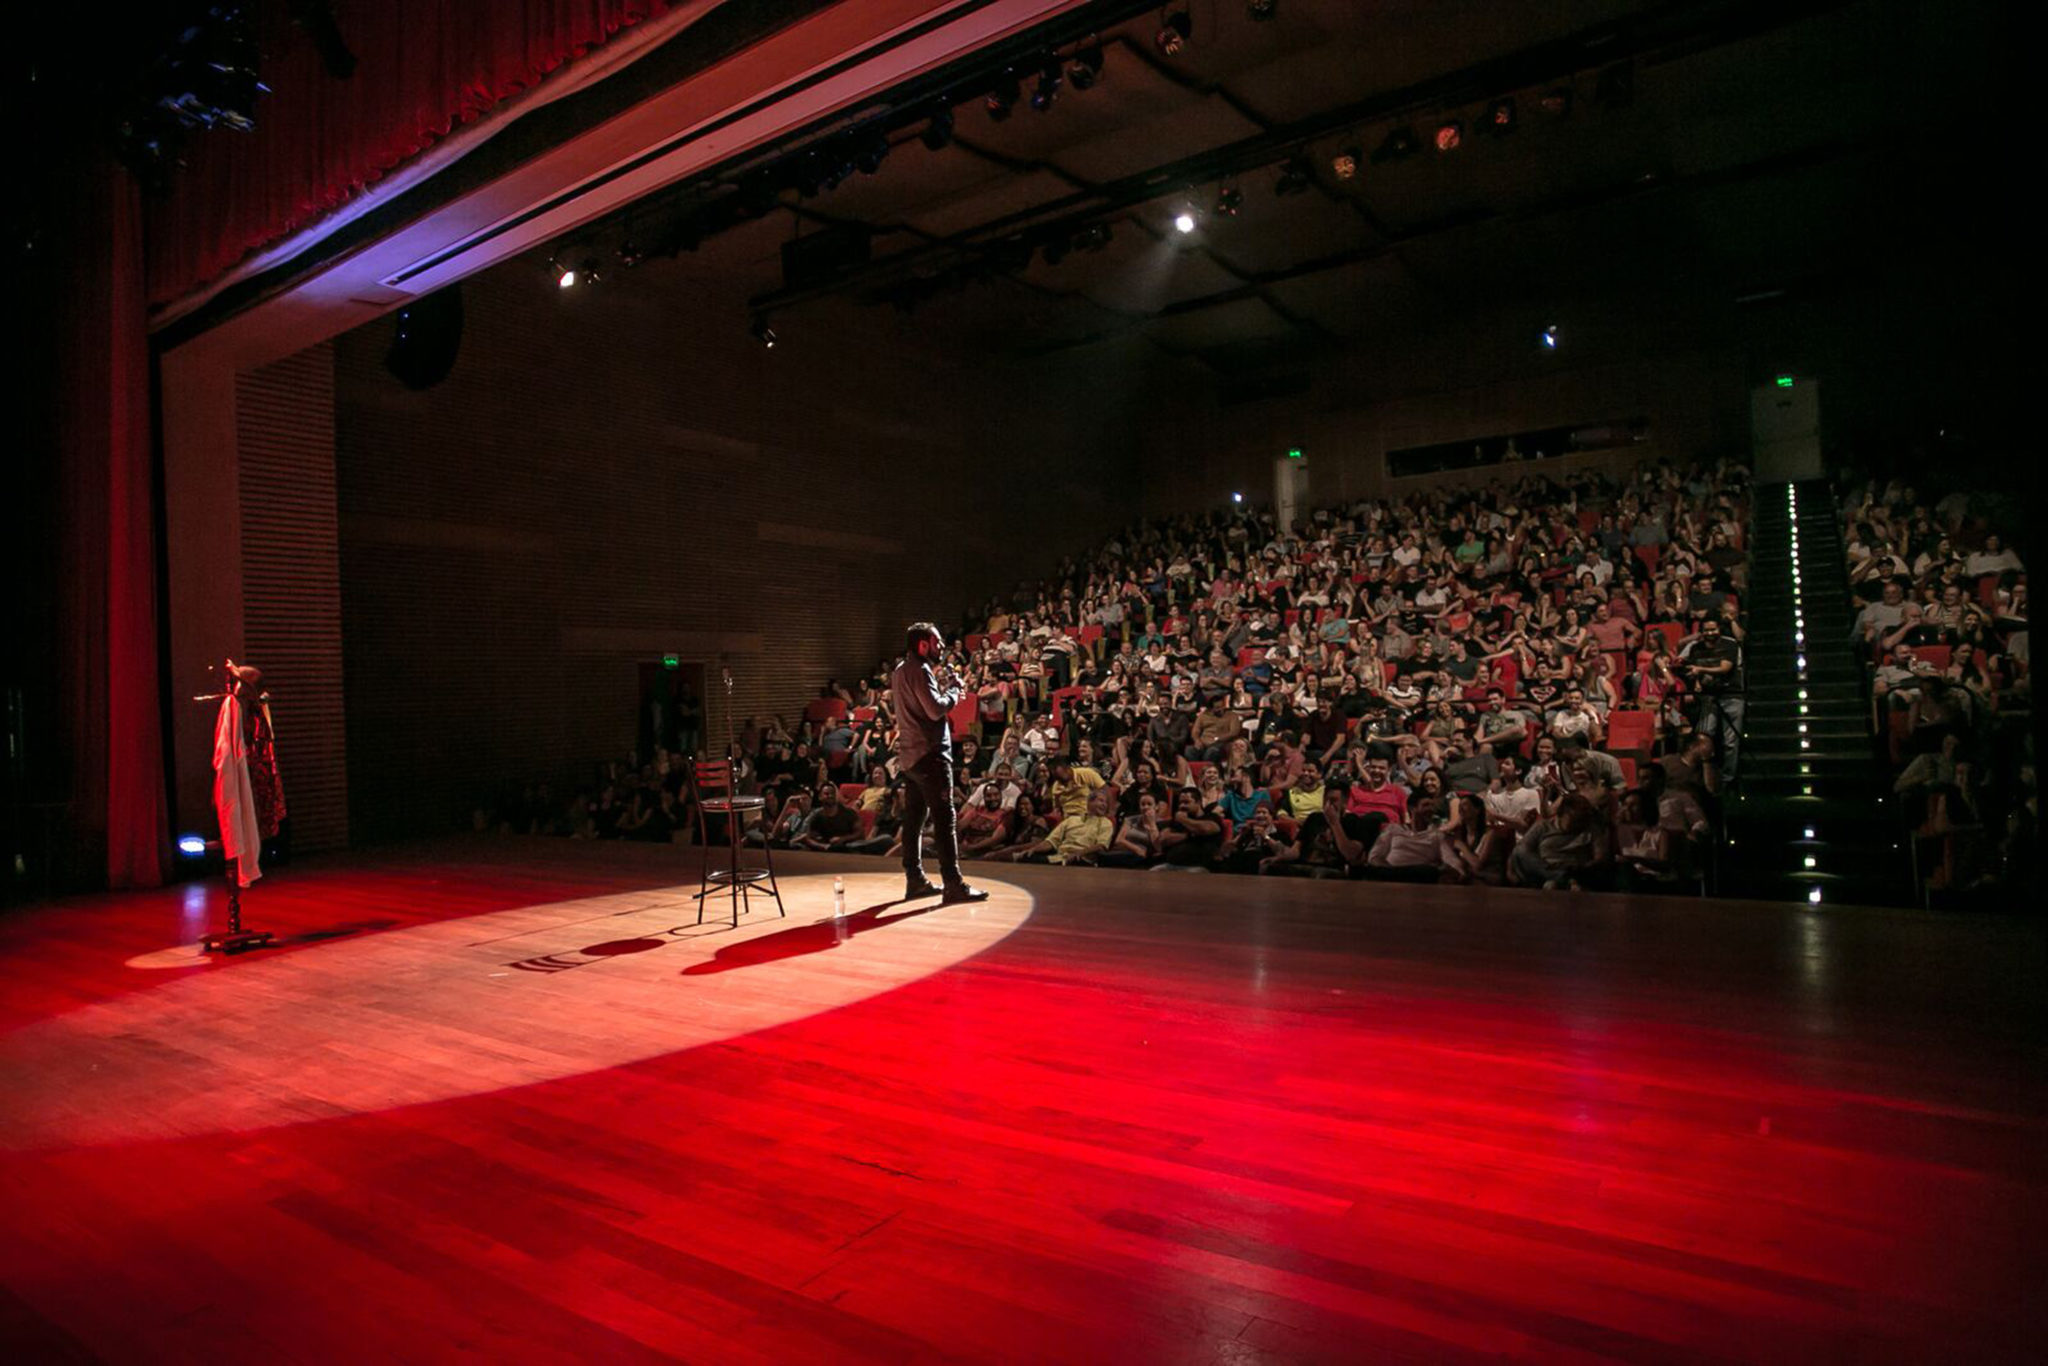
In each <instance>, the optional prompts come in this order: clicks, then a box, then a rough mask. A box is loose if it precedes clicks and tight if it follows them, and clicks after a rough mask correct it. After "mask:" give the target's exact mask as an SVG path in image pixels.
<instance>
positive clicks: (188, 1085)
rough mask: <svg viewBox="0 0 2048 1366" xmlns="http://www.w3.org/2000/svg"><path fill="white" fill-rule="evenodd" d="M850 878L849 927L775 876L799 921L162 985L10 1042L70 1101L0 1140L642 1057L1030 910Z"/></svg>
mask: <svg viewBox="0 0 2048 1366" xmlns="http://www.w3.org/2000/svg"><path fill="white" fill-rule="evenodd" d="M842 876H844V878H845V882H846V908H847V913H846V915H845V916H843V917H839V916H835V915H834V914H833V896H832V882H833V877H832V875H831V874H823V875H805V876H801V877H786V878H783V879H782V882H781V885H782V898H783V903H784V904H785V906H786V907H787V908H788V912H789V913H788V915H787V916H784V917H778V916H777V915H776V914H775V908H774V903H773V902H772V901H770V900H769V899H768V898H767V897H766V896H765V895H763V894H762V893H760V892H758V891H757V892H756V893H755V894H754V897H753V910H752V911H751V912H750V913H749V914H746V915H743V916H742V917H741V918H740V925H739V928H738V929H734V928H733V927H732V925H731V911H730V907H729V903H728V902H726V901H725V900H724V899H723V898H722V897H718V898H714V900H713V901H712V902H711V903H710V905H709V907H708V908H707V909H706V911H705V914H704V923H703V924H702V925H698V924H696V923H694V922H695V920H696V916H697V902H696V900H695V893H696V890H697V884H696V883H695V882H694V881H693V882H690V883H688V884H685V885H681V886H674V887H664V888H656V889H652V890H647V891H634V892H623V893H617V894H612V895H606V896H598V897H590V898H585V899H581V900H574V901H560V902H553V903H550V904H546V905H537V906H522V907H518V908H515V909H512V910H505V911H494V912H491V913H489V914H486V915H479V916H472V917H468V918H464V919H458V920H444V921H436V922H434V923H431V924H425V925H414V926H409V927H407V928H405V929H401V930H393V931H390V932H388V933H382V934H371V935H362V936H358V937H352V938H347V939H338V940H336V941H334V942H333V943H330V944H321V945H316V946H312V947H307V948H300V949H295V950H293V951H292V952H289V953H283V954H278V955H275V956H272V957H262V956H252V957H249V958H246V959H241V960H237V961H235V962H233V963H231V964H228V965H224V966H223V967H221V968H219V969H218V970H215V971H211V972H206V973H202V974H198V975H187V974H177V975H169V976H166V977H165V978H164V979H163V981H162V984H161V985H159V986H154V987H151V988H148V989H145V990H142V991H138V992H134V993H132V994H130V995H126V996H122V997H119V998H117V999H114V1000H111V1001H107V1002H103V1003H100V1004H96V1005H91V1006H87V1007H84V1008H81V1009H79V1010H75V1011H72V1012H70V1013H68V1014H65V1015H60V1016H55V1017H53V1018H51V1019H47V1020H42V1021H38V1022H36V1023H34V1024H31V1025H28V1026H25V1027H23V1028H21V1029H19V1030H16V1031H15V1032H14V1033H12V1034H10V1035H8V1036H6V1037H5V1038H4V1039H0V1093H4V1094H14V1095H21V1094H26V1093H28V1088H27V1087H26V1086H25V1084H24V1082H25V1079H26V1078H28V1077H31V1076H33V1077H35V1078H36V1079H37V1085H36V1087H35V1093H37V1094H42V1095H48V1096H64V1097H66V1099H67V1104H66V1107H65V1111H64V1113H62V1114H53V1113H41V1112H36V1111H24V1110H23V1109H21V1108H20V1107H5V1108H0V1150H15V1151H19V1150H23V1149H29V1148H41V1147H48V1146H76V1145H79V1144H82V1143H119V1142H128V1141H147V1140H152V1139H167V1138H180V1137H191V1136H194V1135H199V1134H208V1133H218V1132H223V1131H247V1130H252V1129H262V1128H268V1127H272V1126H276V1125H280V1124H292V1123H300V1122H305V1121H310V1120H321V1119H330V1118H336V1117H340V1116H345V1115H350V1114H362V1113H369V1112H374V1111H379V1110H388V1109H392V1108H395V1107H398V1106H405V1105H420V1104H426V1103H430V1102H433V1101H443V1100H449V1099H453V1098H458V1097H461V1096H467V1095H479V1094H483V1093H486V1092H491V1091H500V1090H504V1089H507V1088H509V1087H517V1086H528V1085H533V1084H535V1083H539V1082H546V1081H554V1080H559V1079H561V1078H565V1077H572V1076H578V1075H581V1074H584V1073H588V1072H594V1071H598V1070H600V1069H603V1068H607V1067H618V1066H623V1065H626V1064H630V1063H635V1062H642V1061H646V1060H648V1059H650V1058H656V1057H660V1056H662V1055H664V1054H668V1053H675V1052H679V1051H682V1050H684V1049H689V1048H696V1047H699V1046H702V1045H704V1044H710V1043H717V1042H719V1041H721V1040H725V1039H731V1038H735V1037H738V1036H740V1035H744V1034H750V1033H754V1032H756V1031H759V1030H763V1029H772V1028H774V1027H775V1026H777V1025H782V1024H788V1023H790V1022H792V1021H796V1020H801V1019H805V1018H808V1017H810V1016H813V1015H818V1014H821V1013H823V1012H826V1011H830V1010H837V1009H839V1008H841V1007H843V1006H850V1005H855V1004H858V1003H859V1002H862V1001H865V1000H868V999H870V998H872V997H875V996H879V995H881V994H882V993H884V992H887V991H891V990H894V989H895V988H897V987H900V986H905V985H908V984H909V983H911V982H915V981H918V980H919V979H921V978H924V977H928V976H930V975H931V974H933V973H935V972H939V971H941V970H942V969H945V968H947V967H950V966H952V965H953V964H956V963H959V962H962V961H963V960H965V959H968V958H971V957H973V956H974V955H976V954H978V953H980V952H982V951H983V950H985V949H987V948H989V947H991V946H992V945H994V944H996V943H999V942H1000V941H1001V940H1002V939H1004V938H1005V937H1006V936H1008V935H1009V934H1010V933H1011V932H1012V931H1014V930H1015V929H1017V927H1018V926H1020V925H1022V924H1023V923H1024V921H1025V920H1027V919H1028V918H1029V917H1030V915H1031V907H1032V899H1031V895H1030V893H1028V892H1026V891H1025V890H1023V889H1022V888H1020V887H1016V886H1013V885H1011V884H1008V883H1003V882H989V881H980V880H978V885H980V886H982V887H984V888H985V889H986V890H987V891H988V892H989V893H990V896H989V899H988V900H987V901H985V902H980V903H974V904H968V905H961V906H943V907H942V906H941V905H940V904H939V901H938V898H937V897H932V898H930V899H928V900H924V901H915V902H903V901H899V900H897V898H898V897H900V896H901V895H902V888H903V880H902V875H901V874H900V873H897V872H890V873H886V874H884V873H850V874H842ZM185 952H186V951H185V950H183V949H179V950H167V951H165V953H166V955H168V956H169V957H168V959H167V961H166V965H169V963H170V962H183V961H185V957H184V955H185ZM144 957H145V958H148V957H151V955H144ZM136 965H137V966H149V965H150V964H147V963H143V962H137V963H136ZM53 1080H54V1081H55V1082H56V1084H53Z"/></svg>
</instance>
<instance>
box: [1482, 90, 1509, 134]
mask: <svg viewBox="0 0 2048 1366" xmlns="http://www.w3.org/2000/svg"><path fill="white" fill-rule="evenodd" d="M1486 131H1487V132H1489V133H1491V134H1493V135H1494V136H1495V137H1497V138H1504V137H1506V136H1507V135H1508V134H1509V133H1512V132H1514V131H1515V101H1514V98H1513V97H1512V96H1507V97H1504V98H1501V99H1497V100H1495V101H1494V102H1493V103H1491V104H1489V105H1487V106H1486Z"/></svg>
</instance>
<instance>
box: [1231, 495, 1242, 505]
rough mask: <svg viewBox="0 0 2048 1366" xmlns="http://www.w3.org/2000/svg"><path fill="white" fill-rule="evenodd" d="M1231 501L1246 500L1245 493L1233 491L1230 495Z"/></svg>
mask: <svg viewBox="0 0 2048 1366" xmlns="http://www.w3.org/2000/svg"><path fill="white" fill-rule="evenodd" d="M1230 501H1231V502H1233V503H1242V502H1243V501H1244V495H1243V494H1242V493H1233V494H1231V495H1230Z"/></svg>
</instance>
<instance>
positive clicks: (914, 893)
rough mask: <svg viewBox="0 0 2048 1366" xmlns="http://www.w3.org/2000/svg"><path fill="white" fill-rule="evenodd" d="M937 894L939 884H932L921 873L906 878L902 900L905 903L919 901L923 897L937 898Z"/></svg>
mask: <svg viewBox="0 0 2048 1366" xmlns="http://www.w3.org/2000/svg"><path fill="white" fill-rule="evenodd" d="M938 894H939V884H938V883H936V882H933V881H932V880H931V879H930V878H928V877H926V876H924V875H923V874H922V873H920V874H919V875H918V876H916V877H913V878H906V879H905V880H904V883H903V899H904V900H905V901H921V900H923V899H924V898H925V897H928V896H937V895H938Z"/></svg>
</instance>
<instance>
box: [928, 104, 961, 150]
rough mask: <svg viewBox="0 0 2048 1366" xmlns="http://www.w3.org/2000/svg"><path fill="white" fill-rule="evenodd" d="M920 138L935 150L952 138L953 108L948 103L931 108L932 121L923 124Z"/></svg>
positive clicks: (942, 146)
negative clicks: (923, 128)
mask: <svg viewBox="0 0 2048 1366" xmlns="http://www.w3.org/2000/svg"><path fill="white" fill-rule="evenodd" d="M920 140H921V141H922V142H923V143H924V145H925V146H926V147H929V148H930V149H931V150H932V151H934V152H936V151H939V150H940V149H942V148H944V147H945V146H946V145H947V144H948V143H950V142H952V140H953V110H952V107H951V106H950V105H944V104H942V105H940V106H939V107H938V108H936V109H934V110H932V121H931V122H930V123H928V124H926V125H925V130H924V132H923V133H922V134H921V135H920Z"/></svg>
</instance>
